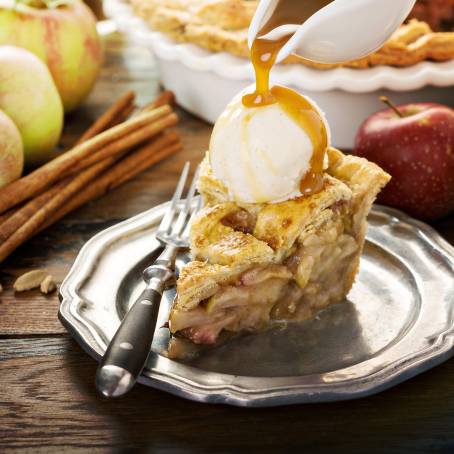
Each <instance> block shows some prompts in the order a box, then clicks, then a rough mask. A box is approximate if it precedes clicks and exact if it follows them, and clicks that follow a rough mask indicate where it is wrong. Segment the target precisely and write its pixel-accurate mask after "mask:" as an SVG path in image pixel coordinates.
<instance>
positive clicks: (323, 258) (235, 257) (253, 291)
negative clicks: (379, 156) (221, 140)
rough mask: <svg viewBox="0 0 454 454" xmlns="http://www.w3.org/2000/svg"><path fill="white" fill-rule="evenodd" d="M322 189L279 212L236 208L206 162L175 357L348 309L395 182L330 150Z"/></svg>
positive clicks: (179, 300)
mask: <svg viewBox="0 0 454 454" xmlns="http://www.w3.org/2000/svg"><path fill="white" fill-rule="evenodd" d="M328 158H329V166H328V168H327V170H326V172H325V174H324V189H323V190H322V191H321V192H319V193H317V194H313V195H310V196H303V197H299V198H296V199H293V200H288V201H285V202H280V203H274V204H237V203H234V202H231V201H229V199H228V193H227V190H226V188H225V186H224V185H223V184H222V183H221V182H220V181H219V180H217V179H216V178H215V177H214V176H213V174H212V171H211V167H210V165H209V163H208V160H207V159H205V161H204V162H203V164H202V172H201V174H200V177H199V182H198V188H199V191H200V193H201V194H202V197H203V199H204V203H205V207H204V208H203V210H202V211H201V213H200V214H199V215H198V217H197V218H196V220H195V221H194V222H193V225H192V228H191V238H190V239H191V241H190V242H191V254H192V257H193V261H191V262H189V263H188V264H187V265H186V266H185V267H183V269H182V270H181V273H180V276H179V279H178V281H177V297H176V299H175V302H174V305H173V308H172V310H171V313H170V318H169V328H170V331H171V333H172V334H173V335H176V336H175V337H173V339H172V341H171V343H170V346H169V356H172V357H178V356H181V355H182V349H181V339H182V338H185V339H188V340H190V341H191V342H192V343H194V344H210V345H211V344H216V343H217V342H218V340H219V337H220V335H221V334H222V333H224V332H230V333H236V332H240V331H258V330H261V329H262V328H264V327H266V326H269V323H270V321H272V320H280V321H290V320H292V321H293V320H294V321H300V320H304V319H307V318H310V317H312V316H313V315H314V314H315V313H316V312H317V311H318V310H320V309H322V308H324V307H326V306H328V305H330V304H334V303H339V302H342V301H344V299H345V297H346V295H347V293H348V292H349V291H350V288H351V287H352V285H353V282H354V279H355V275H356V273H357V270H358V265H359V259H360V255H361V251H362V248H363V245H364V239H365V233H366V228H367V222H366V217H367V214H368V212H369V210H370V207H371V205H372V203H373V201H374V200H375V197H376V195H377V194H378V192H379V191H380V190H381V188H382V187H383V186H384V185H385V184H386V183H387V182H388V181H389V179H390V176H389V175H388V174H387V173H385V172H384V171H383V170H382V169H380V168H379V167H378V166H377V165H375V164H373V163H370V162H368V161H367V160H365V159H363V158H358V157H354V156H345V155H344V154H342V153H341V152H340V151H338V150H336V149H333V148H331V149H329V150H328Z"/></svg>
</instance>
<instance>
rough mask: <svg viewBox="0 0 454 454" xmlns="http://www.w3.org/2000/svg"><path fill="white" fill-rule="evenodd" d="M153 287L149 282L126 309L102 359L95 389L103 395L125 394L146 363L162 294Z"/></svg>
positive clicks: (115, 395)
mask: <svg viewBox="0 0 454 454" xmlns="http://www.w3.org/2000/svg"><path fill="white" fill-rule="evenodd" d="M151 284H153V283H151ZM152 287H155V286H153V285H149V286H148V287H147V288H146V289H145V290H144V291H143V292H142V294H141V295H140V297H139V298H138V299H137V300H136V302H135V303H134V304H133V306H132V307H131V309H129V311H128V312H127V314H126V315H125V318H124V319H123V321H122V323H121V324H120V327H119V328H118V330H117V332H116V333H115V336H114V337H113V338H112V340H111V341H110V344H109V346H108V348H107V350H106V353H105V354H104V356H103V358H102V359H101V362H100V364H99V367H98V370H97V372H96V388H97V389H98V391H99V392H100V393H101V394H102V395H104V396H105V397H119V396H122V395H123V394H125V393H127V392H128V391H129V390H130V389H131V388H132V387H133V386H134V384H135V383H136V381H137V378H138V376H139V375H140V373H141V372H142V369H143V367H144V365H145V363H146V360H147V357H148V354H149V353H150V348H151V344H152V342H153V335H154V331H155V328H156V321H157V318H158V313H159V305H160V302H161V297H162V289H156V288H152Z"/></svg>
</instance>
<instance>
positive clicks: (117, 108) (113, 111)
mask: <svg viewBox="0 0 454 454" xmlns="http://www.w3.org/2000/svg"><path fill="white" fill-rule="evenodd" d="M134 99H135V94H134V92H133V91H128V92H126V93H125V94H124V95H123V96H121V97H120V98H119V99H118V100H117V101H116V102H115V103H114V104H113V105H112V106H111V107H110V108H109V109H108V110H107V111H106V112H104V113H103V114H102V115H101V116H100V117H99V118H98V119H97V120H96V121H95V122H94V123H93V124H92V125H91V126H90V127H89V128H88V129H87V130H86V131H85V132H84V134H82V136H81V137H80V138H79V140H78V141H77V142H76V143H75V145H78V144H80V143H82V142H85V141H86V140H88V139H91V138H92V137H94V136H96V135H97V134H99V133H101V132H102V131H105V130H106V129H108V128H109V127H111V126H113V125H114V124H115V123H114V120H115V118H117V117H118V116H120V115H121V113H122V112H123V111H124V110H125V109H126V108H127V107H129V106H131V105H133V104H134ZM120 122H121V121H119V122H118V123H120ZM118 123H116V124H118Z"/></svg>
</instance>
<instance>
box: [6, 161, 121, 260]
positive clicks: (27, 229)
mask: <svg viewBox="0 0 454 454" xmlns="http://www.w3.org/2000/svg"><path fill="white" fill-rule="evenodd" d="M114 161H115V157H111V158H108V159H104V160H103V161H101V162H99V163H97V164H95V165H93V166H91V167H89V168H88V169H86V170H84V171H82V172H81V173H80V174H79V175H77V176H75V177H74V178H72V179H68V181H67V182H66V184H63V182H62V183H61V186H62V187H60V188H59V190H58V191H56V190H55V187H53V188H51V190H50V192H51V193H52V197H51V198H50V200H48V201H47V203H45V204H44V205H40V204H39V202H40V201H39V200H38V199H40V197H37V198H35V199H34V200H32V204H33V205H34V207H33V210H32V211H33V214H32V215H31V216H30V217H29V218H28V219H27V220H26V222H24V223H23V224H22V225H20V226H19V227H18V228H17V229H16V230H15V231H14V232H13V233H12V234H11V235H10V236H9V238H8V239H7V240H6V241H4V242H3V243H2V244H0V262H1V261H3V260H4V259H5V258H6V257H7V256H8V255H9V254H11V252H13V251H14V250H15V249H17V248H18V247H19V246H20V245H21V244H22V243H24V242H25V241H26V240H27V239H28V238H30V237H31V236H33V235H34V234H35V233H36V232H38V231H39V230H40V229H41V227H42V226H43V225H45V223H46V221H47V220H48V219H49V217H51V216H52V215H53V214H54V213H55V212H56V211H57V210H58V209H59V208H60V207H62V206H63V205H64V204H65V202H66V201H67V200H68V199H70V198H71V196H73V195H74V194H76V193H77V192H78V191H80V190H81V189H82V188H84V187H86V185H87V184H88V183H89V182H90V181H91V180H93V179H94V178H96V177H97V176H98V175H99V174H101V173H102V172H103V171H104V170H105V169H107V168H108V167H109V166H111V165H112V163H113V162H114ZM57 186H60V185H57ZM43 197H44V195H43ZM29 208H30V207H29ZM30 209H31V208H30Z"/></svg>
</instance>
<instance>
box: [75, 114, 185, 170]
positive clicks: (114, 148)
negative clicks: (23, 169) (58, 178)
mask: <svg viewBox="0 0 454 454" xmlns="http://www.w3.org/2000/svg"><path fill="white" fill-rule="evenodd" d="M177 122H178V117H177V116H176V114H174V113H171V114H169V115H167V116H165V117H163V118H161V119H159V120H157V121H155V122H154V123H151V124H149V125H145V126H144V127H142V128H140V129H137V130H136V131H134V132H132V133H131V134H128V135H127V136H125V137H124V138H122V139H120V140H117V141H116V142H112V143H110V144H109V145H107V146H105V147H104V148H101V149H100V150H99V151H97V152H95V153H93V154H92V155H91V156H88V157H87V158H85V159H83V160H82V161H79V162H78V163H77V164H76V165H75V166H74V167H72V168H71V169H70V171H71V172H70V173H71V174H75V173H78V172H80V171H81V170H83V169H85V168H87V167H89V166H91V165H93V164H95V163H96V162H99V161H101V160H102V159H105V158H107V157H109V156H112V155H115V154H117V153H121V152H123V151H127V150H129V149H130V148H132V147H134V146H136V145H138V144H141V143H143V142H145V141H146V140H148V139H151V138H152V137H154V136H155V135H157V134H158V133H159V132H161V131H163V130H164V129H166V128H169V127H171V126H174V125H176V124H177Z"/></svg>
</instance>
